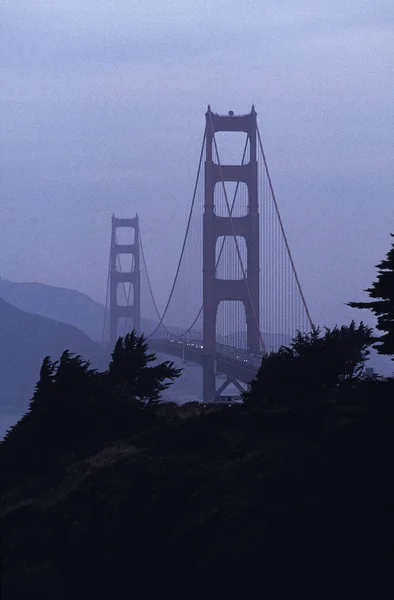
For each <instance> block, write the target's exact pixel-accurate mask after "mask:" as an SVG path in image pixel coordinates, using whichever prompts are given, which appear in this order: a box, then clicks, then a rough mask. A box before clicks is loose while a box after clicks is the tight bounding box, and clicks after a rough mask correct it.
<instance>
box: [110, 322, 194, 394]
mask: <svg viewBox="0 0 394 600" xmlns="http://www.w3.org/2000/svg"><path fill="white" fill-rule="evenodd" d="M155 361H156V355H155V354H154V353H149V352H148V344H147V343H146V341H145V338H144V336H143V335H141V336H137V334H136V333H135V331H132V332H131V333H128V334H127V335H126V336H125V337H124V338H122V337H120V338H119V339H118V341H117V342H116V344H115V348H114V351H113V353H112V360H111V362H110V364H109V369H108V379H109V381H110V383H111V385H112V386H115V388H116V389H117V391H118V392H123V393H124V394H126V396H127V397H129V398H130V399H136V400H141V401H142V402H144V403H148V404H152V403H156V402H157V401H158V400H159V397H160V394H161V392H163V391H164V390H166V389H167V388H168V387H169V386H170V385H171V383H172V382H173V381H174V379H176V378H177V377H179V375H180V374H181V372H182V369H177V368H176V367H175V366H174V363H173V362H172V361H164V362H161V363H159V364H155V365H152V363H154V362H155Z"/></svg>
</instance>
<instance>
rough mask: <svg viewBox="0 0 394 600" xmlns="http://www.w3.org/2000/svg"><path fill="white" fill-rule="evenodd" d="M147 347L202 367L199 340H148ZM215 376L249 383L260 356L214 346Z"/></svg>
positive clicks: (258, 363)
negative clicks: (221, 375)
mask: <svg viewBox="0 0 394 600" xmlns="http://www.w3.org/2000/svg"><path fill="white" fill-rule="evenodd" d="M147 341H148V343H149V347H150V348H151V349H152V350H153V351H154V352H161V353H163V354H169V355H170V356H174V357H177V358H181V359H182V360H183V361H184V362H185V363H194V364H197V365H201V366H202V365H203V360H204V347H203V345H202V342H201V341H199V340H187V341H186V340H185V341H181V340H179V339H174V338H170V339H165V338H158V337H157V338H156V337H152V338H148V340H147ZM216 348H217V350H216V374H217V375H220V374H223V375H225V376H226V377H229V378H231V379H236V380H237V381H240V382H243V383H249V382H250V381H251V380H252V379H253V378H254V377H256V375H257V371H258V370H259V368H260V365H261V359H262V356H260V355H257V354H251V353H250V352H247V351H246V350H240V349H238V348H234V347H232V346H225V345H222V344H217V345H216Z"/></svg>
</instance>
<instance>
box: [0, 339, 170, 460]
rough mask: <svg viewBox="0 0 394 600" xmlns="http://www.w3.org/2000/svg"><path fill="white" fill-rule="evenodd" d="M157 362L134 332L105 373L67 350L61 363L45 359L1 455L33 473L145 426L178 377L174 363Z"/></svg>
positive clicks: (120, 345) (122, 341)
mask: <svg viewBox="0 0 394 600" xmlns="http://www.w3.org/2000/svg"><path fill="white" fill-rule="evenodd" d="M155 360H156V356H155V355H154V354H150V353H149V352H148V345H147V344H146V342H145V339H144V337H143V336H137V335H136V334H135V332H132V333H130V334H128V335H126V337H125V338H119V339H118V341H117V343H116V346H115V349H114V351H113V353H112V360H111V362H110V365H109V368H108V370H107V371H106V372H104V373H99V372H98V371H96V370H95V369H92V368H91V366H90V362H89V361H86V360H84V359H82V357H81V356H79V355H77V356H74V355H73V354H72V353H70V352H69V350H66V351H64V352H63V354H62V356H61V357H60V359H59V361H57V362H53V361H52V360H51V359H50V357H48V356H47V357H45V358H44V360H43V363H42V366H41V370H40V379H39V381H38V383H37V385H36V387H35V391H34V395H33V398H32V400H31V401H30V404H29V410H28V412H27V413H26V415H24V417H22V419H21V420H20V421H19V422H18V423H16V425H14V426H13V427H11V429H10V430H9V431H8V432H7V434H6V436H5V438H4V440H3V442H2V443H1V447H2V450H3V452H4V451H7V448H8V449H9V450H10V452H11V453H12V461H13V466H14V467H16V463H18V462H19V463H23V464H24V466H25V467H26V469H29V468H30V469H32V470H35V469H37V468H39V467H40V465H41V467H42V468H45V465H47V464H48V461H49V462H50V461H51V460H52V458H53V457H56V455H57V454H58V453H59V452H60V453H61V452H63V453H64V452H67V451H69V449H70V448H71V447H73V449H74V450H75V449H76V448H78V447H79V448H81V449H83V448H84V447H89V444H90V447H91V445H92V444H93V446H94V444H97V443H103V442H104V441H105V440H106V441H109V440H111V439H113V438H116V439H117V438H119V437H122V436H127V435H128V434H130V433H134V432H135V431H138V429H139V428H141V427H142V428H143V427H144V426H146V424H147V422H148V421H149V420H150V419H151V418H152V416H154V411H153V413H152V409H153V408H154V407H155V406H156V405H157V403H158V402H159V400H160V394H161V392H162V391H163V390H165V389H167V388H168V386H169V385H170V384H171V382H172V381H173V380H174V379H175V378H176V377H178V376H179V375H180V370H179V369H176V368H175V367H174V365H173V363H171V362H168V361H165V362H161V363H157V364H152V363H153V362H155ZM77 440H79V442H77ZM71 442H72V443H71ZM27 448H29V453H27V452H26V449H27Z"/></svg>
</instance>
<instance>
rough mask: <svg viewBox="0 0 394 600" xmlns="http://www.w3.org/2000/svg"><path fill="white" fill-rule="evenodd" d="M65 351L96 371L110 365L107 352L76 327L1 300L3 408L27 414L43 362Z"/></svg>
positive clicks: (0, 396) (0, 391) (0, 388)
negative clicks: (26, 410)
mask: <svg viewBox="0 0 394 600" xmlns="http://www.w3.org/2000/svg"><path fill="white" fill-rule="evenodd" d="M66 349H69V350H70V351H72V352H74V353H76V354H80V355H81V356H83V357H84V358H86V359H90V360H91V362H92V365H93V366H94V367H96V368H100V369H102V368H105V367H106V365H107V364H108V362H107V356H106V352H104V351H103V350H102V349H101V348H100V346H99V345H98V344H97V343H95V342H93V341H92V340H91V339H90V338H89V337H88V336H87V335H86V334H85V333H83V332H81V331H79V330H78V329H77V328H76V327H72V326H71V325H67V324H65V323H60V322H58V321H54V320H52V319H49V318H47V317H43V316H40V315H36V314H30V313H27V312H24V311H22V310H19V309H18V308H16V307H15V306H12V305H11V304H9V303H8V302H6V301H5V300H4V299H2V298H0V407H2V408H3V409H4V408H6V409H7V410H8V409H10V408H15V409H16V410H18V412H19V410H21V409H22V410H24V409H25V408H26V407H27V405H28V401H29V400H30V398H31V396H32V394H33V389H34V385H35V383H36V382H37V380H38V377H39V370H40V366H41V363H42V359H43V358H44V357H45V356H47V355H49V356H51V357H52V358H53V359H57V358H59V357H60V355H61V353H62V352H63V351H64V350H66Z"/></svg>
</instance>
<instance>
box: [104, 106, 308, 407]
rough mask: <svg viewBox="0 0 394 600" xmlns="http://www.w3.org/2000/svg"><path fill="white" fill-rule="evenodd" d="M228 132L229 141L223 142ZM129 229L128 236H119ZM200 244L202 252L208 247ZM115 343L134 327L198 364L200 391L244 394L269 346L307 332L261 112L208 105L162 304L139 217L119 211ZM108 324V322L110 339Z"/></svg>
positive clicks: (112, 318) (112, 291)
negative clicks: (234, 149)
mask: <svg viewBox="0 0 394 600" xmlns="http://www.w3.org/2000/svg"><path fill="white" fill-rule="evenodd" d="M228 134H231V136H234V137H236V138H237V143H238V141H239V138H240V137H241V138H242V145H241V146H240V155H239V157H238V158H237V159H236V162H234V163H231V164H229V163H228V162H226V161H222V159H221V155H222V150H223V148H224V149H225V148H226V145H225V139H226V137H227V136H228ZM223 136H225V138H223ZM125 231H127V232H128V233H130V234H131V236H129V237H128V239H127V240H126V241H124V239H120V237H121V236H120V233H121V232H125ZM201 249H202V252H201ZM107 309H108V312H109V340H110V343H111V344H114V342H115V341H116V339H117V337H118V335H122V333H121V331H120V330H121V329H122V328H123V332H124V333H125V332H126V331H130V330H131V329H135V330H137V331H138V332H143V333H144V334H145V336H146V337H147V338H148V342H149V346H150V347H151V348H152V349H153V350H154V351H155V352H160V353H165V354H169V355H172V356H174V357H178V358H181V359H183V361H184V362H186V363H187V364H188V363H193V364H197V365H200V366H201V367H202V370H203V390H202V396H203V399H204V401H205V402H211V401H213V400H215V399H217V398H218V397H219V396H221V394H222V393H223V392H224V391H225V390H226V388H227V387H228V386H229V385H230V384H232V385H234V386H235V387H236V388H238V389H239V390H240V391H243V390H244V386H245V384H248V382H250V381H251V379H253V377H255V375H256V373H257V371H258V369H259V367H260V364H261V359H262V356H263V355H264V354H266V353H267V352H270V351H273V350H278V348H279V347H280V346H281V345H283V344H287V343H289V342H290V340H291V339H292V337H293V336H294V335H295V333H296V332H297V330H299V331H309V330H310V328H311V325H312V321H311V317H310V314H309V311H308V307H307V304H306V301H305V297H304V294H303V291H302V287H301V284H300V281H299V278H298V275H297V271H296V268H295V265H294V261H293V258H292V254H291V251H290V248H289V244H288V240H287V237H286V234H285V230H284V227H283V223H282V219H281V215H280V212H279V208H278V203H277V200H276V197H275V193H274V189H273V185H272V181H271V177H270V174H269V171H268V166H267V161H266V157H265V153H264V149H263V144H262V139H261V135H260V130H259V127H258V123H257V113H256V111H255V109H254V107H252V109H251V111H250V113H248V114H244V115H235V114H234V113H233V112H232V111H230V112H229V113H228V114H227V115H219V114H217V113H214V112H212V110H211V108H210V107H209V106H208V110H207V112H206V114H205V128H204V134H203V140H202V144H201V151H200V157H199V162H198V168H197V175H196V179H195V182H194V188H193V193H192V195H191V202H190V209H189V215H188V220H187V224H186V229H185V233H184V238H183V243H182V247H181V251H180V255H179V260H178V264H177V266H176V269H175V275H174V278H173V281H172V285H171V289H170V293H169V296H168V299H167V301H166V303H165V306H164V308H163V310H160V309H159V307H158V302H157V299H156V297H155V294H154V290H153V286H152V282H151V278H150V274H149V269H148V265H147V261H146V256H145V252H144V246H143V241H142V236H141V228H140V223H139V218H138V216H136V217H134V218H117V217H115V216H113V217H112V235H111V247H110V261H109V268H108V285H107V298H106V311H105V314H107ZM105 331H106V326H105V323H104V328H103V338H104V336H105Z"/></svg>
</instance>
